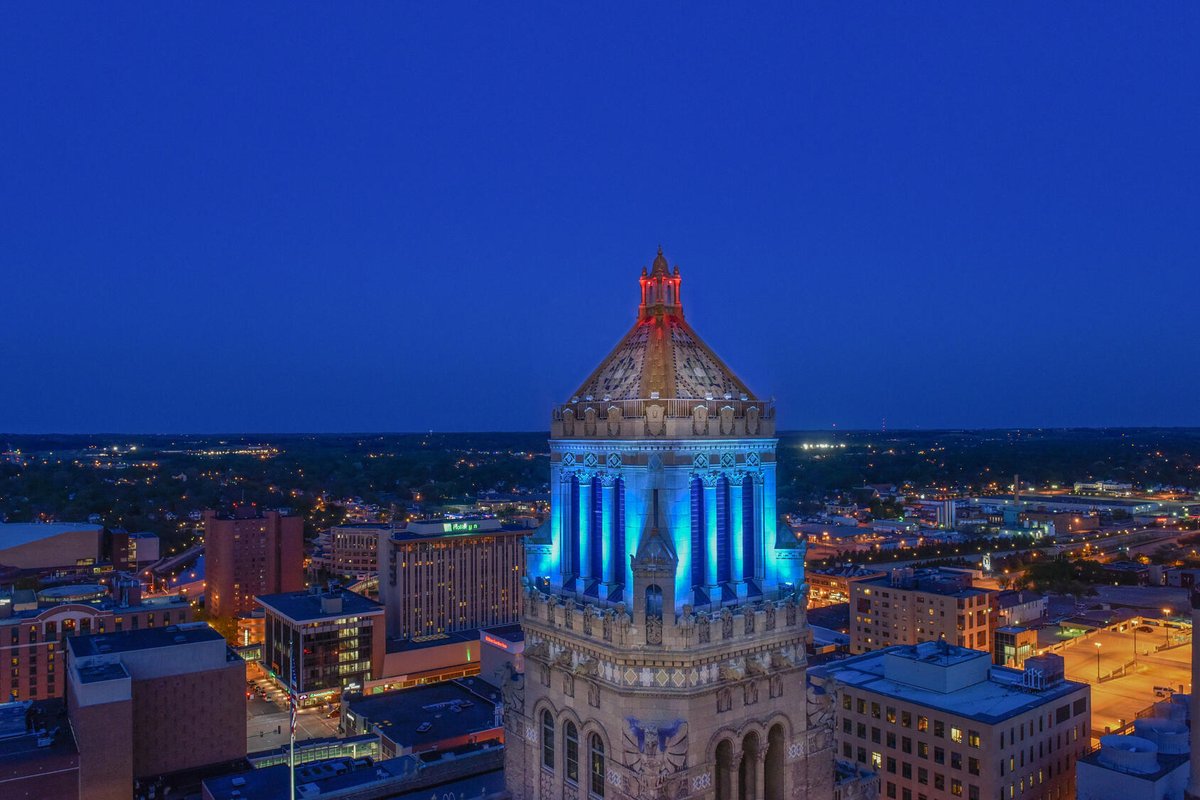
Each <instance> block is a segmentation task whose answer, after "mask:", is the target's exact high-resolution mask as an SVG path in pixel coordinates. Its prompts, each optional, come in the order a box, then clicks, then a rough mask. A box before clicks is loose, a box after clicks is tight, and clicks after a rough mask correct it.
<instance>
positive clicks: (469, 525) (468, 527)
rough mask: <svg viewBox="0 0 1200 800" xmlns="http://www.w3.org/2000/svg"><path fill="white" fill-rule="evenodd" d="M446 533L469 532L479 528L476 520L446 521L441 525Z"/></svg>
mask: <svg viewBox="0 0 1200 800" xmlns="http://www.w3.org/2000/svg"><path fill="white" fill-rule="evenodd" d="M442 530H444V531H445V532H446V533H469V532H471V531H477V530H479V523H478V522H447V523H446V524H445V525H444V526H443V527H442Z"/></svg>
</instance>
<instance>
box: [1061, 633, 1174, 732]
mask: <svg viewBox="0 0 1200 800" xmlns="http://www.w3.org/2000/svg"><path fill="white" fill-rule="evenodd" d="M1146 627H1148V628H1149V629H1150V630H1149V631H1146V630H1145V628H1146ZM1171 633H1172V634H1173V635H1174V636H1175V637H1176V638H1175V639H1174V641H1178V636H1179V631H1178V630H1172V631H1171ZM1165 637H1166V630H1165V629H1163V628H1161V627H1158V626H1157V625H1151V626H1143V627H1140V628H1139V629H1138V631H1137V633H1136V641H1137V649H1136V651H1135V649H1134V640H1135V636H1134V632H1133V631H1127V632H1116V631H1099V632H1096V633H1094V634H1092V635H1090V636H1088V637H1086V638H1080V639H1078V640H1076V641H1075V643H1074V644H1072V645H1071V646H1069V647H1066V648H1063V650H1061V651H1060V655H1062V656H1063V659H1064V661H1065V662H1066V663H1065V666H1066V673H1067V678H1068V679H1070V680H1074V681H1081V682H1083V683H1089V684H1091V685H1092V731H1093V733H1103V732H1104V731H1105V730H1106V729H1116V728H1118V727H1120V726H1121V725H1122V724H1124V723H1127V722H1130V721H1132V720H1133V719H1134V718H1135V717H1136V716H1137V713H1138V712H1139V711H1142V710H1144V709H1146V708H1147V707H1149V706H1151V705H1153V704H1154V703H1155V702H1157V701H1160V700H1162V699H1164V697H1166V696H1169V693H1161V694H1160V693H1156V691H1155V687H1164V688H1169V689H1173V690H1175V691H1183V692H1190V691H1191V688H1192V687H1191V657H1192V646H1191V643H1190V642H1188V643H1185V644H1182V645H1176V646H1174V647H1171V648H1170V649H1166V650H1162V651H1156V649H1155V648H1157V647H1160V646H1162V645H1163V644H1164V643H1165V642H1166V638H1165ZM1097 644H1099V645H1100V646H1099V647H1097V646H1096V645H1097ZM1135 652H1136V664H1132V663H1131V662H1133V661H1134V660H1135ZM1123 667H1124V668H1126V674H1124V675H1117V676H1116V677H1113V678H1111V679H1108V677H1107V676H1109V675H1110V674H1112V673H1119V672H1120V670H1121V669H1122V668H1123ZM1097 671H1099V675H1100V676H1102V677H1104V678H1106V679H1105V680H1104V681H1103V682H1099V683H1098V682H1097Z"/></svg>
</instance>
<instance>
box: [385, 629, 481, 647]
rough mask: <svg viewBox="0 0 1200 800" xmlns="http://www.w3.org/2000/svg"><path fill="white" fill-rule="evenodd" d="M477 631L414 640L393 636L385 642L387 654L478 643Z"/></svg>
mask: <svg viewBox="0 0 1200 800" xmlns="http://www.w3.org/2000/svg"><path fill="white" fill-rule="evenodd" d="M479 630H480V629H479V628H468V629H467V630H463V631H451V632H449V633H437V634H432V635H430V636H418V637H417V638H415V639H405V638H403V637H400V636H393V637H390V638H389V639H388V640H387V652H389V653H403V652H405V651H410V650H424V649H425V648H427V647H442V646H444V645H448V644H462V643H463V642H472V643H474V642H478V641H479Z"/></svg>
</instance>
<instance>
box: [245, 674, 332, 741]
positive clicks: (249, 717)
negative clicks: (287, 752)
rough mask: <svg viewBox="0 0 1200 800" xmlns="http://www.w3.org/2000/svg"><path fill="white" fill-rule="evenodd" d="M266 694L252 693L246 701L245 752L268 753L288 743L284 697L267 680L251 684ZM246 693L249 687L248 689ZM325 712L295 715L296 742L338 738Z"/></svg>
mask: <svg viewBox="0 0 1200 800" xmlns="http://www.w3.org/2000/svg"><path fill="white" fill-rule="evenodd" d="M253 684H254V685H255V686H258V687H260V688H262V689H263V690H264V691H266V693H267V699H265V700H264V699H263V698H262V697H260V696H259V694H258V693H257V692H254V693H253V694H252V695H251V697H250V698H249V699H248V700H247V701H246V750H247V752H250V753H253V752H256V751H258V750H270V749H272V748H275V747H279V746H280V745H286V744H287V743H288V718H289V712H288V701H287V694H286V693H285V692H282V691H280V690H279V689H278V688H277V687H276V686H275V685H274V684H273V683H271V682H270V681H268V680H266V679H262V678H260V679H258V680H255V681H253ZM247 688H248V689H249V687H247ZM326 715H327V712H326V711H325V709H324V708H313V709H300V710H299V711H298V712H297V714H296V741H297V742H299V741H302V740H304V739H319V738H323V737H328V736H337V735H338V730H337V728H338V722H339V720H338V719H337V718H334V719H328V718H327V716H326Z"/></svg>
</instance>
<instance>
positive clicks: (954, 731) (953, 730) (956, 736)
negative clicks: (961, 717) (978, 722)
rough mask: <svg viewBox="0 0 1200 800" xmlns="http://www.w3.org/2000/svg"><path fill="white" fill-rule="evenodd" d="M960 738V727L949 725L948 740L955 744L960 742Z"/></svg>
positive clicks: (961, 733)
mask: <svg viewBox="0 0 1200 800" xmlns="http://www.w3.org/2000/svg"><path fill="white" fill-rule="evenodd" d="M962 740H963V732H962V728H959V727H957V726H954V725H951V726H950V741H952V742H954V743H955V744H962Z"/></svg>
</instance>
